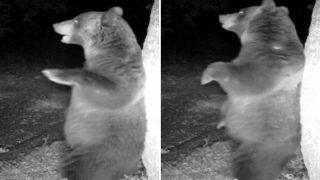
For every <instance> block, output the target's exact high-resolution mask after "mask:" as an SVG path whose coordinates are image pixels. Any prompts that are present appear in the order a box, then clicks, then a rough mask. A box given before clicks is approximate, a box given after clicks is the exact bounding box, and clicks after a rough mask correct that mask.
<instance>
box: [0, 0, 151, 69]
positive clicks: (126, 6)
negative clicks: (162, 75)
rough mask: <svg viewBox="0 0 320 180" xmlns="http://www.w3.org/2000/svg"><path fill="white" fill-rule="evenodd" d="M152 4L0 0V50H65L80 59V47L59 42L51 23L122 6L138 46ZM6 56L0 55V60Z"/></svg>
mask: <svg viewBox="0 0 320 180" xmlns="http://www.w3.org/2000/svg"><path fill="white" fill-rule="evenodd" d="M152 3H153V0H107V1H106V0H89V1H88V0H87V1H76V0H32V1H30V0H0V53H1V54H2V55H7V54H12V53H15V54H17V55H19V54H26V53H27V54H40V53H50V54H51V55H52V54H54V53H65V54H69V55H70V54H71V55H74V56H76V57H78V56H79V58H81V57H82V53H81V52H82V49H81V48H80V47H78V46H70V45H64V44H62V43H60V40H61V38H62V37H61V36H60V35H58V34H56V33H55V32H54V31H53V28H52V24H53V23H56V22H61V21H64V20H69V19H72V18H74V17H75V16H77V15H78V14H80V13H83V12H87V11H107V10H108V9H109V8H111V7H113V6H120V7H122V8H123V10H124V15H123V17H124V19H125V20H127V21H128V23H129V25H130V26H131V27H132V29H133V31H134V33H135V34H136V36H137V38H138V41H139V43H140V44H141V45H142V43H143V40H144V38H145V35H146V30H147V27H148V23H149V14H150V11H151V7H152ZM0 56H1V55H0ZM67 58H68V57H67ZM6 59H7V58H2V60H1V59H0V62H1V61H2V62H3V61H6ZM68 59H69V60H68V61H69V62H70V61H71V62H75V63H78V62H81V61H79V60H77V59H78V58H76V59H75V58H68ZM25 61H32V60H29V59H25ZM57 61H62V63H63V61H66V60H65V59H59V60H57Z"/></svg>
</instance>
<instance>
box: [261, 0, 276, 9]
mask: <svg viewBox="0 0 320 180" xmlns="http://www.w3.org/2000/svg"><path fill="white" fill-rule="evenodd" d="M261 5H262V6H263V7H266V8H270V9H272V8H275V7H276V3H274V1H273V0H262V4H261Z"/></svg>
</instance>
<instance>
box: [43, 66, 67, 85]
mask: <svg viewBox="0 0 320 180" xmlns="http://www.w3.org/2000/svg"><path fill="white" fill-rule="evenodd" d="M42 74H43V75H45V76H46V77H47V78H48V79H49V80H50V81H53V82H55V83H58V84H64V85H71V84H72V83H71V82H70V81H68V80H67V79H66V78H65V77H64V75H63V74H64V73H63V70H60V69H45V70H42Z"/></svg>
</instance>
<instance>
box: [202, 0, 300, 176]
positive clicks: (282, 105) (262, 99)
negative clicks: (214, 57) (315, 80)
mask: <svg viewBox="0 0 320 180" xmlns="http://www.w3.org/2000/svg"><path fill="white" fill-rule="evenodd" d="M219 21H220V22H221V24H222V27H223V28H224V29H226V30H228V31H231V32H233V33H236V34H237V36H238V37H239V38H240V42H241V49H240V52H239V54H238V55H237V57H236V58H235V59H233V60H232V61H231V62H214V63H212V64H210V65H209V66H208V67H207V68H206V69H205V70H204V72H203V74H202V77H201V84H207V83H209V82H211V81H216V82H218V83H219V85H220V86H221V87H222V88H223V89H224V91H225V92H226V93H227V98H226V100H225V102H224V103H223V105H222V109H221V117H222V119H221V123H220V124H219V127H221V126H225V128H226V132H227V134H228V135H229V137H230V139H231V142H234V143H232V145H233V146H232V149H233V151H234V152H233V153H232V156H231V166H232V167H231V168H232V173H233V176H234V178H236V179H238V180H274V179H276V178H277V177H278V176H279V175H280V173H281V171H282V169H283V168H284V166H285V165H286V163H287V162H288V161H289V160H290V159H291V158H292V157H294V155H295V152H296V150H297V149H298V148H299V144H300V138H301V137H300V136H301V133H300V128H301V125H300V115H299V111H300V109H299V108H300V107H299V96H300V94H299V93H300V83H301V79H302V72H303V69H304V62H305V56H304V52H303V50H304V49H303V45H302V43H301V41H300V40H299V37H298V35H297V32H296V28H295V26H294V24H293V22H292V21H291V19H290V18H289V10H288V9H287V8H286V7H284V6H276V4H275V2H274V1H273V0H263V1H262V3H261V5H259V6H252V7H248V8H244V9H241V10H240V11H239V12H236V13H232V14H225V15H220V16H219Z"/></svg>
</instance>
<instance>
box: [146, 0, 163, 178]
mask: <svg viewBox="0 0 320 180" xmlns="http://www.w3.org/2000/svg"><path fill="white" fill-rule="evenodd" d="M159 12H160V11H159V0H155V1H154V4H153V8H152V12H151V17H150V23H149V27H148V35H147V37H146V39H145V41H144V44H143V51H142V57H143V62H144V67H145V69H146V77H147V79H146V90H145V102H146V112H147V134H146V142H145V151H144V153H143V156H142V159H143V163H144V165H145V167H146V169H147V174H148V179H150V180H158V179H160V149H161V147H160V116H161V109H160V107H161V106H160V102H161V94H160V92H161V91H160V87H161V78H160V77H161V69H160V66H161V60H160V20H159V17H160V16H159Z"/></svg>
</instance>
